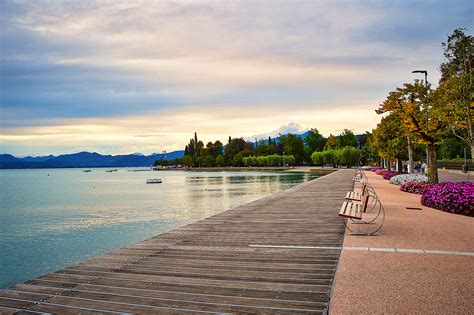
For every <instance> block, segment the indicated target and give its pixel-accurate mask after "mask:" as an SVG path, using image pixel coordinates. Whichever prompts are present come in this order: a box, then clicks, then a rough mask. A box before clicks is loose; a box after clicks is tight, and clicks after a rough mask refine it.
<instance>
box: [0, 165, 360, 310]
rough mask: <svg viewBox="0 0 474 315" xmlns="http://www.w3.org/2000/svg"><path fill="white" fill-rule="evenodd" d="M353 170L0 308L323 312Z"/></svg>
mask: <svg viewBox="0 0 474 315" xmlns="http://www.w3.org/2000/svg"><path fill="white" fill-rule="evenodd" d="M353 175H354V171H353V170H340V171H338V172H335V173H332V174H329V175H327V176H324V177H321V178H319V179H316V180H313V181H310V182H307V183H304V184H301V185H298V186H296V187H294V188H292V189H289V190H286V191H283V192H280V193H277V194H275V195H272V196H269V197H267V198H264V199H260V200H257V201H255V202H252V203H249V204H245V205H243V206H240V207H237V208H235V209H232V210H229V211H226V212H223V213H221V214H218V215H215V216H212V217H210V218H207V219H204V220H202V221H199V222H196V223H194V224H190V225H187V226H184V227H182V228H179V229H175V230H172V231H170V232H167V233H164V234H161V235H158V236H156V237H153V238H151V239H149V240H146V241H143V242H140V243H137V244H135V245H132V246H129V247H127V248H123V249H119V250H116V251H114V252H111V253H109V254H106V255H103V256H99V257H96V258H94V259H92V260H89V261H86V262H83V263H80V264H78V265H75V266H72V267H69V268H65V269H63V270H59V271H56V272H53V273H51V274H48V275H45V276H43V277H39V278H37V279H34V280H31V281H27V282H26V283H24V284H19V285H16V286H14V287H12V288H10V289H8V290H3V291H0V313H21V314H30V313H40V312H52V313H60V314H65V313H81V314H84V313H121V312H130V313H157V312H160V313H174V314H177V313H179V314H181V313H187V312H192V313H218V312H220V313H226V312H227V313H230V312H240V313H242V312H243V313H277V314H278V313H282V314H299V313H301V314H308V313H309V314H312V313H314V314H318V313H324V312H326V311H327V308H328V301H329V296H330V292H331V288H332V283H333V278H334V272H335V269H336V265H337V262H338V259H339V254H340V249H339V248H340V246H341V245H342V240H343V233H344V227H343V225H342V222H341V220H340V218H339V217H338V215H337V213H338V211H339V208H340V206H341V203H342V201H343V198H344V196H345V194H346V191H348V190H350V189H352V186H353V184H352V177H353Z"/></svg>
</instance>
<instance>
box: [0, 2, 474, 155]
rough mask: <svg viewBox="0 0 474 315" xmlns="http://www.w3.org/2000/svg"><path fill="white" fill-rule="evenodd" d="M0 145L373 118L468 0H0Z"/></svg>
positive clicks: (150, 148) (427, 57)
mask: <svg viewBox="0 0 474 315" xmlns="http://www.w3.org/2000/svg"><path fill="white" fill-rule="evenodd" d="M0 6H1V7H0V17H1V25H0V28H1V29H0V36H1V47H0V49H1V57H0V58H1V60H0V63H1V101H0V153H11V154H14V155H18V156H24V155H44V154H50V153H51V154H63V153H73V152H79V151H96V152H99V153H102V154H120V153H133V152H141V153H144V154H149V153H152V152H160V151H162V150H167V151H173V150H179V149H183V147H184V145H185V144H186V143H187V142H188V141H189V138H191V137H192V135H193V133H194V132H195V131H197V132H198V134H199V137H200V139H202V140H203V141H204V142H207V141H209V140H212V141H214V140H216V139H219V140H221V141H223V142H225V141H226V139H227V138H228V136H232V137H240V136H242V137H245V138H248V139H253V138H254V137H255V136H258V137H264V136H265V137H267V136H268V135H272V136H274V135H278V133H279V132H281V133H286V132H302V131H305V130H307V129H309V128H312V127H316V128H318V129H319V130H320V132H321V133H322V134H323V135H325V136H327V135H329V133H333V134H338V133H340V131H341V130H342V129H343V128H348V129H352V130H353V131H354V132H355V133H359V132H364V131H365V130H371V129H372V128H374V127H375V125H376V124H377V122H378V121H379V120H380V117H378V115H377V114H375V112H374V110H375V109H376V108H377V106H378V104H379V103H380V102H382V101H383V100H384V99H385V96H386V95H387V94H388V92H389V91H390V90H393V89H394V88H396V87H397V86H400V85H402V84H403V83H404V82H411V81H412V80H413V79H416V78H418V79H421V78H422V77H421V76H420V75H416V74H412V73H411V71H412V70H415V69H426V70H428V73H429V76H428V80H429V81H430V82H432V83H434V84H436V83H437V81H438V79H439V71H438V67H439V64H440V63H441V62H442V61H443V55H442V47H441V42H443V41H446V39H447V36H448V34H450V33H451V32H452V31H453V30H454V29H455V28H457V27H466V28H468V29H469V31H468V33H472V29H473V27H472V26H473V22H472V21H473V20H474V16H473V6H474V5H473V1H472V0H467V1H131V0H130V1H84V0H81V1H65V2H63V1H5V0H0Z"/></svg>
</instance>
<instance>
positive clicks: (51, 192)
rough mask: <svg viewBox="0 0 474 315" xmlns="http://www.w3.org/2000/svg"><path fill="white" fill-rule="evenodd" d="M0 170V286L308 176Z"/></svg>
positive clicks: (288, 185) (163, 230)
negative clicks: (152, 182) (158, 181)
mask: <svg viewBox="0 0 474 315" xmlns="http://www.w3.org/2000/svg"><path fill="white" fill-rule="evenodd" d="M0 172H1V174H0V177H1V180H0V204H1V207H0V253H1V255H0V270H1V271H2V277H0V288H2V287H6V286H7V285H9V284H12V283H18V282H21V281H24V280H27V279H29V278H33V277H37V276H39V275H41V274H45V273H48V272H50V271H53V270H55V269H59V268H63V267H65V266H67V265H70V264H73V263H76V262H78V261H81V260H84V259H86V258H89V257H92V256H95V255H98V254H101V253H104V252H107V251H110V250H112V249H115V248H118V247H123V246H126V245H129V244H131V243H134V242H137V241H139V240H142V239H146V238H149V237H151V236H154V235H157V234H160V233H163V232H165V231H168V230H170V229H173V228H176V227H178V226H182V225H185V224H187V223H190V222H194V221H197V220H199V219H202V218H205V217H208V216H211V215H214V214H217V213H220V212H222V211H225V210H228V209H231V208H234V207H236V206H238V205H241V204H243V203H247V202H250V201H253V200H256V199H259V198H262V197H264V196H267V195H269V194H272V193H275V192H278V191H280V190H282V189H286V188H289V187H292V186H293V185H295V184H297V183H300V182H302V181H306V180H309V179H312V178H314V177H315V176H312V175H309V174H288V173H263V172H261V173H258V172H242V173H238V172H219V173H217V172H206V173H199V174H195V173H190V172H182V171H170V172H158V173H155V172H126V171H125V170H123V169H119V170H118V171H117V172H109V173H106V172H105V171H104V170H103V169H94V170H92V172H90V173H83V172H81V171H80V170H77V169H56V170H1V171H0ZM48 174H49V176H48ZM152 177H160V178H161V179H162V181H163V184H156V185H147V184H146V180H147V178H152ZM45 253H46V254H45Z"/></svg>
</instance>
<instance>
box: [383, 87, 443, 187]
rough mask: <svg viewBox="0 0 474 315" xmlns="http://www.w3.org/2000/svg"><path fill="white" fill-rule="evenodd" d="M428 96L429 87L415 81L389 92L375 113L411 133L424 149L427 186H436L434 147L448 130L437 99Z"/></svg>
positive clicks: (430, 95) (436, 173) (435, 149)
mask: <svg viewBox="0 0 474 315" xmlns="http://www.w3.org/2000/svg"><path fill="white" fill-rule="evenodd" d="M429 92H430V88H429V86H428V87H426V86H425V85H424V84H422V83H421V82H420V81H418V80H417V81H415V83H414V84H404V85H403V87H401V88H397V89H396V90H395V91H392V92H390V93H389V95H388V97H387V99H386V100H385V101H384V102H383V103H382V104H381V105H380V107H379V109H378V110H377V111H376V112H377V113H378V114H382V113H386V112H389V113H393V114H395V115H397V116H398V117H399V118H400V119H401V120H400V122H401V126H402V127H403V128H405V129H406V130H408V131H409V132H410V133H412V134H413V135H414V136H415V137H416V138H417V141H418V142H419V143H421V144H426V145H427V146H428V156H429V161H430V163H429V176H430V182H431V183H437V182H438V165H437V151H438V145H439V143H441V141H442V139H443V137H444V136H445V135H446V133H447V131H448V129H447V124H446V122H445V121H444V119H442V118H441V117H442V112H443V108H442V107H443V106H442V104H441V103H440V102H439V98H438V97H437V95H436V94H430V93H429Z"/></svg>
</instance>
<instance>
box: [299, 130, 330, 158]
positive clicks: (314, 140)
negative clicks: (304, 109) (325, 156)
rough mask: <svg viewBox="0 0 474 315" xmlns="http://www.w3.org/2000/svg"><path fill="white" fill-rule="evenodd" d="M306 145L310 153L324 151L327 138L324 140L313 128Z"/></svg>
mask: <svg viewBox="0 0 474 315" xmlns="http://www.w3.org/2000/svg"><path fill="white" fill-rule="evenodd" d="M304 143H305V145H306V147H308V149H309V152H311V153H312V152H314V151H323V150H324V144H325V143H326V138H324V137H323V136H322V135H321V134H320V133H319V131H318V129H316V128H311V130H310V131H309V132H308V134H307V135H306V137H305V138H304Z"/></svg>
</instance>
